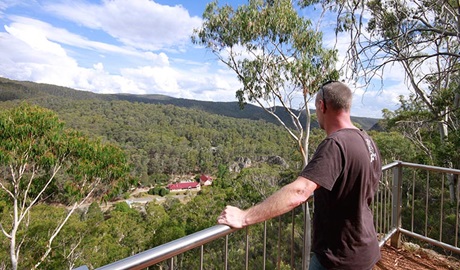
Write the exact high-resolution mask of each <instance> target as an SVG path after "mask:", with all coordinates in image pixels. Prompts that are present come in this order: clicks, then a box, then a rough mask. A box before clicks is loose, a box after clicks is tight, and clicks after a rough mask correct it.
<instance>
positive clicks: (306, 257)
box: [302, 201, 311, 270]
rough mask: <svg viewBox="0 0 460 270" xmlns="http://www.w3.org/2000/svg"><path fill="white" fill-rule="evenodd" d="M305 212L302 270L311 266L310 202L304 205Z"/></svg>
mask: <svg viewBox="0 0 460 270" xmlns="http://www.w3.org/2000/svg"><path fill="white" fill-rule="evenodd" d="M302 208H303V211H304V228H303V230H304V231H303V232H304V237H303V256H302V270H306V269H308V267H309V266H310V252H311V216H310V207H309V205H308V201H306V202H305V203H304V204H303V205H302Z"/></svg>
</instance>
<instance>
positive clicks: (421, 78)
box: [302, 0, 460, 191]
mask: <svg viewBox="0 0 460 270" xmlns="http://www.w3.org/2000/svg"><path fill="white" fill-rule="evenodd" d="M302 2H303V4H304V5H305V6H307V5H312V4H318V3H319V4H321V5H322V7H323V8H324V9H323V11H325V12H332V13H336V16H337V17H336V18H337V28H336V30H337V33H339V32H346V33H348V34H349V37H350V41H351V42H350V46H349V47H348V50H347V57H346V61H345V62H344V65H345V66H347V67H348V68H347V69H346V70H348V71H349V73H348V75H349V76H350V77H354V78H355V79H356V80H361V82H362V83H363V82H364V84H365V85H369V84H370V83H371V81H373V80H381V81H382V82H383V81H384V80H385V79H386V78H385V77H384V76H385V70H387V69H390V68H395V67H399V68H402V70H404V73H405V82H406V85H408V89H409V90H410V91H411V94H412V97H410V98H403V99H401V101H402V103H401V108H400V109H399V110H398V111H396V112H395V114H393V115H389V114H387V116H391V117H393V118H395V119H394V120H395V121H393V122H394V124H395V125H396V126H397V127H398V128H399V129H400V130H405V131H406V133H405V134H406V135H407V136H408V138H410V139H411V140H412V141H413V142H414V143H415V145H417V146H418V147H419V148H420V149H421V150H422V151H424V152H425V153H426V154H427V156H429V157H432V158H433V159H431V160H430V161H429V162H430V163H438V164H439V165H443V166H459V165H460V164H453V163H456V162H457V163H458V161H456V160H455V158H454V157H451V158H449V157H443V159H444V160H439V159H435V157H436V153H434V152H436V149H439V147H436V148H433V147H430V144H431V142H430V141H425V140H423V137H424V136H423V134H422V132H423V131H428V132H435V133H437V134H439V136H438V138H437V140H439V141H441V142H442V143H443V144H442V146H443V147H445V146H446V145H449V144H451V143H452V142H455V141H459V140H458V136H459V133H458V129H459V127H460V126H459V124H460V122H459V119H458V110H459V103H460V102H459V100H460V77H459V75H458V74H459V68H460V64H459V57H460V53H459V51H460V42H459V39H460V7H459V5H460V2H459V1H457V0H441V1H432V0H358V1H347V0H304V1H302ZM409 103H413V104H412V105H410V104H409ZM433 124H435V125H437V127H436V128H435V129H433ZM451 136H454V138H450V137H451ZM456 147H457V150H458V149H459V146H458V145H457V146H456ZM441 148H442V147H441ZM450 182H451V191H453V188H454V186H453V185H454V180H453V178H451V181H450Z"/></svg>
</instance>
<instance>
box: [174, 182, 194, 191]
mask: <svg viewBox="0 0 460 270" xmlns="http://www.w3.org/2000/svg"><path fill="white" fill-rule="evenodd" d="M199 185H200V183H198V182H182V183H176V184H169V185H168V188H169V190H175V189H189V188H197V187H198V186H199Z"/></svg>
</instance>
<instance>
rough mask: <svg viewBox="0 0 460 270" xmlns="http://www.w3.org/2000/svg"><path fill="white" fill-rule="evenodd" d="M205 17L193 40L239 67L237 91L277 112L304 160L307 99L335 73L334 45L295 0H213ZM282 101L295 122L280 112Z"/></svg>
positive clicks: (239, 95)
mask: <svg viewBox="0 0 460 270" xmlns="http://www.w3.org/2000/svg"><path fill="white" fill-rule="evenodd" d="M203 19H204V23H203V25H202V27H201V28H200V29H195V31H194V35H193V36H192V41H193V42H194V43H195V44H199V45H203V46H205V47H206V48H208V49H210V50H211V51H212V52H213V53H214V54H215V55H216V56H217V58H218V59H219V60H220V61H222V62H223V63H224V64H225V65H226V66H228V67H229V68H230V69H231V70H233V71H234V72H235V73H236V75H237V78H238V80H239V81H240V82H241V84H242V88H241V89H239V90H238V91H237V92H236V97H237V98H238V101H239V103H240V106H241V107H242V108H243V107H244V104H246V102H253V103H256V104H258V105H259V106H261V107H262V108H263V109H264V110H265V111H266V112H267V113H269V114H271V115H272V116H273V117H275V118H276V119H277V120H278V122H279V123H280V124H281V125H282V126H283V127H284V128H285V129H286V130H287V132H288V133H289V135H290V137H291V138H293V139H294V140H295V141H296V143H297V145H298V149H299V151H300V152H301V153H302V157H303V162H304V164H303V165H304V166H305V165H306V164H307V162H308V137H309V130H310V122H311V118H310V109H309V107H308V102H309V101H310V99H311V97H312V96H313V95H314V94H315V92H316V91H317V89H319V86H320V85H321V83H322V82H324V81H325V80H326V79H337V77H338V72H337V71H336V70H335V69H334V63H335V61H336V58H337V57H336V51H335V50H328V49H325V48H323V47H322V35H321V33H319V32H316V31H315V30H312V29H311V28H310V27H311V22H310V20H308V19H305V18H302V17H300V16H299V15H298V13H297V10H296V7H295V6H294V5H293V3H292V1H287V0H274V1H263V0H251V1H249V3H248V4H247V5H241V6H239V7H238V8H237V9H236V10H234V9H233V8H232V7H231V6H229V5H225V6H223V7H218V3H217V1H214V2H211V3H210V4H208V5H207V6H206V10H205V11H204V14H203ZM279 105H281V107H282V109H283V110H285V111H286V112H287V113H288V115H289V116H290V119H289V120H290V121H292V123H289V122H287V121H289V120H283V119H282V118H281V117H280V116H279V112H277V109H279ZM305 116H306V117H305ZM303 119H306V120H305V121H306V122H305V123H304V122H302V120H303ZM292 125H293V127H291V126H292Z"/></svg>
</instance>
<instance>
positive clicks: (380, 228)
mask: <svg viewBox="0 0 460 270" xmlns="http://www.w3.org/2000/svg"><path fill="white" fill-rule="evenodd" d="M410 171H413V174H412V177H411V178H412V180H411V179H410V177H409V176H411V175H410ZM423 174H426V175H431V174H441V176H438V175H436V176H432V178H434V179H435V181H434V180H433V181H432V182H433V185H436V188H433V189H436V190H439V191H437V193H436V194H435V195H431V194H430V188H432V186H430V183H429V181H428V180H427V181H426V183H425V184H424V185H425V186H424V187H417V189H418V190H417V192H416V191H415V190H416V187H415V186H416V182H417V183H419V182H421V179H420V177H421V176H423ZM445 175H460V170H458V169H452V168H442V167H436V166H429V165H422V164H415V163H408V162H402V161H395V162H392V163H390V164H387V165H385V166H383V167H382V179H381V181H380V183H379V188H378V191H377V193H376V194H375V196H374V200H373V202H372V205H371V207H372V210H373V212H374V223H375V227H376V231H377V233H378V235H379V244H380V247H382V246H383V245H384V244H385V243H387V242H388V241H389V240H391V244H392V245H399V244H400V240H401V235H405V236H407V237H411V238H414V239H417V240H420V241H422V242H424V243H428V244H431V245H434V246H437V247H440V248H443V249H445V250H449V251H452V252H455V253H457V254H459V255H460V248H459V247H458V234H459V231H458V227H459V201H460V200H459V199H458V198H459V197H460V194H459V192H460V191H459V190H460V186H459V183H458V182H460V181H458V182H457V201H456V205H454V206H453V209H450V210H449V211H451V213H452V215H454V219H455V220H456V221H455V225H453V226H455V227H456V229H452V228H450V229H451V230H454V233H455V239H454V241H453V243H448V242H446V241H443V239H442V235H443V233H446V232H444V231H443V225H444V219H443V216H444V213H443V211H444V210H446V208H447V207H446V206H445V202H444V196H445V195H444V194H445V193H447V192H446V190H445V186H444V179H445ZM424 177H427V176H424ZM438 180H439V181H441V182H442V184H440V183H438ZM422 188H423V189H425V190H426V192H421V191H420V190H421V189H422ZM431 192H433V191H431ZM439 196H440V197H439ZM438 197H439V198H438ZM430 200H439V202H437V203H436V204H439V207H440V209H436V211H438V212H439V213H438V215H439V216H440V218H439V220H437V221H436V223H438V224H439V227H436V230H439V235H440V237H439V238H438V239H435V238H433V237H430V236H429V235H428V233H427V231H428V229H427V227H428V225H427V224H426V223H428V220H429V218H428V217H427V215H429V213H431V212H429V211H428V210H429V206H430V204H429V202H430ZM422 202H423V203H424V205H425V210H426V213H425V217H424V218H425V225H424V228H425V232H420V231H418V230H420V228H415V227H414V218H415V216H416V215H418V216H419V215H420V213H418V212H417V213H415V212H416V210H417V207H416V206H415V204H416V203H418V204H421V203H422ZM450 205H452V203H451V204H450ZM306 206H307V207H306ZM403 206H404V207H403ZM301 208H302V211H299V210H298V209H299V208H296V209H294V210H293V211H292V213H291V220H292V222H291V224H292V228H291V236H290V237H291V244H290V245H291V246H290V248H287V249H290V252H291V259H290V260H291V262H290V264H291V269H296V267H295V266H294V265H295V264H296V262H294V260H295V258H294V255H293V254H294V249H295V248H297V249H298V248H299V247H298V246H299V244H294V238H295V234H296V232H295V229H294V226H295V220H296V216H295V215H296V214H294V212H296V213H297V214H298V213H301V214H302V215H303V222H304V223H305V224H307V223H308V224H309V222H305V220H309V215H308V214H309V213H310V212H309V208H308V203H307V204H304V205H302V206H301ZM451 208H452V206H451ZM449 218H450V220H452V217H451V216H449ZM298 221H299V220H298V219H297V222H298ZM270 222H272V223H276V222H275V221H273V220H271V221H270ZM278 222H279V224H278V226H279V229H278V230H279V232H278V238H279V240H278V244H277V246H276V247H273V246H272V248H275V249H278V250H279V249H280V245H281V242H282V241H284V242H285V240H286V239H282V238H283V237H282V236H281V226H282V223H281V218H279V220H278ZM408 222H409V223H411V225H409V224H408ZM430 222H433V221H430ZM253 226H256V225H253ZM253 226H250V227H248V228H245V230H246V231H245V234H244V236H243V237H244V239H243V240H241V241H243V242H245V251H243V253H244V254H245V255H244V256H245V259H244V260H245V262H244V268H245V269H253V268H250V267H249V265H248V261H249V258H248V257H249V249H250V243H249V235H250V234H249V230H250V228H251V227H253ZM263 226H264V229H263V231H264V232H263V234H264V236H263V240H262V241H263V244H262V246H263V255H261V256H263V259H262V262H263V263H262V265H259V266H258V269H265V268H266V265H265V261H266V256H267V251H266V249H267V247H266V246H267V235H266V234H267V221H266V222H264V223H263ZM283 229H285V228H283ZM243 230H244V229H243ZM303 230H304V231H303V236H302V237H303V240H302V241H303V242H304V243H303V247H302V249H303V251H302V253H303V255H302V268H303V269H306V267H307V266H308V261H309V257H308V256H305V253H306V251H308V250H309V244H310V243H309V235H308V230H309V228H308V226H305V225H304V226H303ZM240 231H242V230H239V229H233V228H230V227H229V226H226V225H215V226H213V227H210V228H207V229H204V230H202V231H199V232H196V233H193V234H191V235H188V236H185V237H182V238H179V239H176V240H174V241H171V242H169V243H165V244H163V245H160V246H157V247H155V248H152V249H149V250H147V251H144V252H141V253H139V254H136V255H133V256H131V257H128V258H125V259H122V260H120V261H116V262H113V263H111V264H108V265H106V266H102V267H100V268H97V269H98V270H106V269H120V270H121V269H132V270H136V269H145V268H147V267H149V266H153V265H157V264H159V263H165V262H167V263H168V266H167V268H166V269H180V268H175V267H174V258H175V257H176V258H177V256H178V255H180V254H184V253H185V252H187V251H191V250H193V249H198V248H199V249H200V250H199V253H200V255H199V269H204V262H203V257H204V245H206V244H209V243H211V242H213V241H215V240H217V239H222V238H225V242H224V245H223V248H222V250H223V251H222V254H223V256H224V257H223V258H222V263H223V264H224V267H223V269H227V264H228V256H229V250H228V249H229V235H233V234H234V233H236V232H240ZM273 237H274V235H270V236H269V238H273ZM253 244H254V245H255V243H253ZM295 245H297V247H295ZM239 254H241V253H239ZM241 256H242V254H241ZM272 256H273V255H272ZM280 256H281V255H280V254H278V255H277V257H278V258H276V264H277V265H276V267H277V269H280V267H281V266H280V262H281V259H280ZM168 260H169V261H168ZM299 267H300V266H299ZM77 269H78V270H84V269H88V268H87V267H86V266H82V267H79V268H77ZM160 269H165V268H161V267H160Z"/></svg>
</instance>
